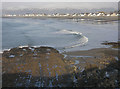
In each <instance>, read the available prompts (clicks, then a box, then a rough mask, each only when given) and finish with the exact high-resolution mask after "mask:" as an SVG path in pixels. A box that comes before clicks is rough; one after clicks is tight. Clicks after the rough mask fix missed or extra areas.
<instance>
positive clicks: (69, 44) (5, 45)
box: [2, 18, 118, 51]
mask: <svg viewBox="0 0 120 89" xmlns="http://www.w3.org/2000/svg"><path fill="white" fill-rule="evenodd" d="M104 41H118V22H117V21H112V22H105V21H97V20H94V21H92V20H84V19H57V18H41V19H40V18H3V19H2V50H5V49H10V48H13V47H18V46H50V47H54V48H56V49H58V50H61V51H62V50H65V51H76V50H87V49H92V48H100V47H106V46H104V45H101V43H102V42H104Z"/></svg>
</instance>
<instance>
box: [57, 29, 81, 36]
mask: <svg viewBox="0 0 120 89" xmlns="http://www.w3.org/2000/svg"><path fill="white" fill-rule="evenodd" d="M55 33H57V34H79V35H82V33H80V32H77V31H72V30H71V31H70V30H65V29H64V30H61V31H59V32H55Z"/></svg>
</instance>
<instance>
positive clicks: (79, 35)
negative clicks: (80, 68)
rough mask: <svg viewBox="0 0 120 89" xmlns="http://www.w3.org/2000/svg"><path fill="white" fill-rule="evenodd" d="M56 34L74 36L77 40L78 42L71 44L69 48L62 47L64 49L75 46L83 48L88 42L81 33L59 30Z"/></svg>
mask: <svg viewBox="0 0 120 89" xmlns="http://www.w3.org/2000/svg"><path fill="white" fill-rule="evenodd" d="M56 33H57V34H65V35H66V34H67V35H76V36H77V37H79V38H78V40H77V41H76V42H74V43H72V44H71V45H70V46H66V47H64V49H67V48H74V47H77V46H83V45H85V44H86V43H87V42H88V38H87V37H86V36H83V35H82V33H81V32H77V31H72V30H61V31H59V32H56Z"/></svg>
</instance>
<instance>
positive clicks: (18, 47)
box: [18, 45, 29, 48]
mask: <svg viewBox="0 0 120 89" xmlns="http://www.w3.org/2000/svg"><path fill="white" fill-rule="evenodd" d="M24 47H29V46H28V45H24V46H18V48H24Z"/></svg>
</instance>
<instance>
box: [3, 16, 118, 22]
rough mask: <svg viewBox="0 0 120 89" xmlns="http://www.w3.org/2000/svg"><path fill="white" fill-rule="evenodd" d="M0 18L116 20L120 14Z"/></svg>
mask: <svg viewBox="0 0 120 89" xmlns="http://www.w3.org/2000/svg"><path fill="white" fill-rule="evenodd" d="M2 18H39V19H44V18H58V19H82V20H98V21H118V20H120V16H74V17H73V16H14V17H9V16H2Z"/></svg>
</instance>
